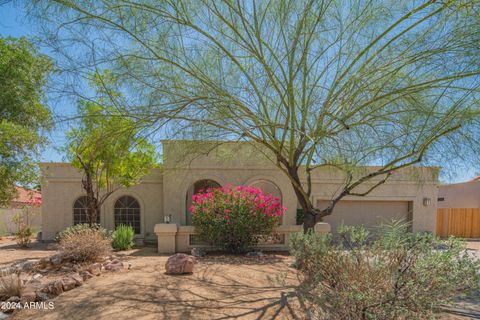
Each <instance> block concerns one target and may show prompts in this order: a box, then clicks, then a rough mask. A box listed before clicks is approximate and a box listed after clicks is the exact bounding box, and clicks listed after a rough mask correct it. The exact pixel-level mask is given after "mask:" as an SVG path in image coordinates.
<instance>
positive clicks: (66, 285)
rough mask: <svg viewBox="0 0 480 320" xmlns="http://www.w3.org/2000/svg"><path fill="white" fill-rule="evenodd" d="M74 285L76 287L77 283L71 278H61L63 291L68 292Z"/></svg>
mask: <svg viewBox="0 0 480 320" xmlns="http://www.w3.org/2000/svg"><path fill="white" fill-rule="evenodd" d="M76 285H77V282H76V281H75V280H74V279H72V278H63V279H62V287H63V291H70V290H72V289H73V288H75V287H76Z"/></svg>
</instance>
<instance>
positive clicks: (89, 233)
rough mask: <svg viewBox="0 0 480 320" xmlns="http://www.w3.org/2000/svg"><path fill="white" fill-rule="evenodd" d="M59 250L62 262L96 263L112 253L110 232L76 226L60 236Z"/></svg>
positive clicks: (96, 227)
mask: <svg viewBox="0 0 480 320" xmlns="http://www.w3.org/2000/svg"><path fill="white" fill-rule="evenodd" d="M58 239H59V245H58V250H59V253H60V256H61V257H62V260H66V261H74V262H95V261H97V260H99V259H101V258H103V257H104V256H106V255H108V254H110V252H111V241H110V239H109V236H108V232H107V231H106V230H105V229H104V228H102V227H100V226H98V225H97V226H93V227H89V226H88V225H75V226H72V227H69V228H67V229H65V230H63V231H62V232H61V233H60V234H59V235H58Z"/></svg>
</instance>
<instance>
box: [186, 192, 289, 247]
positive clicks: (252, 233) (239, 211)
mask: <svg viewBox="0 0 480 320" xmlns="http://www.w3.org/2000/svg"><path fill="white" fill-rule="evenodd" d="M284 210H285V208H283V207H282V205H281V203H280V199H278V198H274V197H273V196H272V195H265V194H264V193H263V192H262V190H260V189H257V188H254V187H244V186H238V187H236V188H232V187H231V186H225V187H223V188H215V189H209V190H206V192H205V193H201V194H196V195H194V196H193V199H192V207H191V208H190V212H191V213H192V222H193V225H194V226H195V232H196V233H197V234H198V235H199V237H200V239H202V240H204V241H207V242H209V243H211V244H213V245H214V246H217V247H221V248H223V249H225V250H227V251H230V252H234V253H238V252H244V251H247V250H249V249H251V248H252V247H253V246H255V245H256V244H257V243H258V242H259V240H260V238H261V237H262V236H269V235H271V234H272V233H273V228H274V227H275V226H276V225H277V224H278V223H279V222H280V219H281V216H282V214H283V211H284Z"/></svg>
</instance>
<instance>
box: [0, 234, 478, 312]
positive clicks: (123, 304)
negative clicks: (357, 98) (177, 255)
mask: <svg viewBox="0 0 480 320" xmlns="http://www.w3.org/2000/svg"><path fill="white" fill-rule="evenodd" d="M51 249H52V246H46V245H43V244H34V245H33V246H32V249H28V250H19V249H18V248H16V245H14V244H13V243H11V242H10V243H8V242H4V243H3V244H2V243H0V265H2V264H7V263H11V262H14V261H19V260H22V259H27V258H30V259H32V258H40V257H44V256H49V255H52V254H53V252H52V251H51ZM118 256H121V260H122V261H123V262H124V263H126V264H128V263H130V264H131V269H130V270H125V271H122V272H121V273H102V275H100V276H98V277H94V278H93V279H90V280H88V281H87V282H86V283H85V284H83V285H82V286H81V287H78V288H76V289H74V290H71V291H68V292H65V293H63V294H61V295H60V296H58V297H57V298H54V299H53V300H52V301H53V303H54V309H53V310H22V311H20V312H16V313H15V314H14V315H13V316H12V317H10V318H9V319H11V320H18V319H115V320H117V319H232V318H233V319H235V318H236V319H304V318H305V314H306V312H305V306H304V305H303V303H302V302H301V301H299V299H298V298H297V296H296V294H295V289H296V285H297V284H298V281H299V279H298V278H297V274H296V270H295V269H293V268H290V264H291V263H292V258H291V257H289V256H286V255H281V254H272V255H268V258H266V259H258V258H256V259H248V258H245V257H232V256H228V257H227V256H212V257H208V258H201V259H200V261H199V263H198V264H197V265H196V272H195V273H194V274H193V275H184V276H171V275H166V274H165V273H164V272H165V268H164V265H165V262H166V259H167V257H166V256H159V255H157V253H156V250H155V248H151V247H146V248H142V249H136V250H131V251H128V252H124V253H121V254H118ZM470 300H471V301H469V300H467V301H465V300H464V301H462V302H460V303H459V304H458V306H457V307H458V308H454V309H452V311H453V314H450V315H445V317H443V319H449V320H451V319H472V318H474V317H475V316H476V315H477V314H478V315H480V308H477V307H479V306H478V301H477V297H473V298H472V299H470ZM470 317H472V318H470Z"/></svg>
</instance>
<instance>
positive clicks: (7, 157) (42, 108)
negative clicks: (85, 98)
mask: <svg viewBox="0 0 480 320" xmlns="http://www.w3.org/2000/svg"><path fill="white" fill-rule="evenodd" d="M51 71H52V63H51V62H50V60H49V58H47V57H46V56H45V55H42V54H40V53H38V51H37V49H36V48H35V47H34V46H33V45H32V44H31V43H30V42H28V41H27V40H26V39H24V38H20V39H14V38H0V205H6V204H7V203H8V202H9V201H10V200H11V198H12V197H13V196H14V195H15V185H16V184H21V185H29V184H32V183H34V182H35V181H37V180H36V179H37V174H36V173H37V170H36V165H35V159H36V158H37V156H38V152H39V147H40V146H42V145H44V143H45V142H46V138H45V135H44V133H45V132H46V131H47V130H49V129H51V127H52V122H51V120H52V119H51V114H50V110H49V109H48V107H47V106H46V105H45V99H44V98H45V95H44V87H45V84H46V82H47V77H48V75H49V73H50V72H51Z"/></svg>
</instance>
